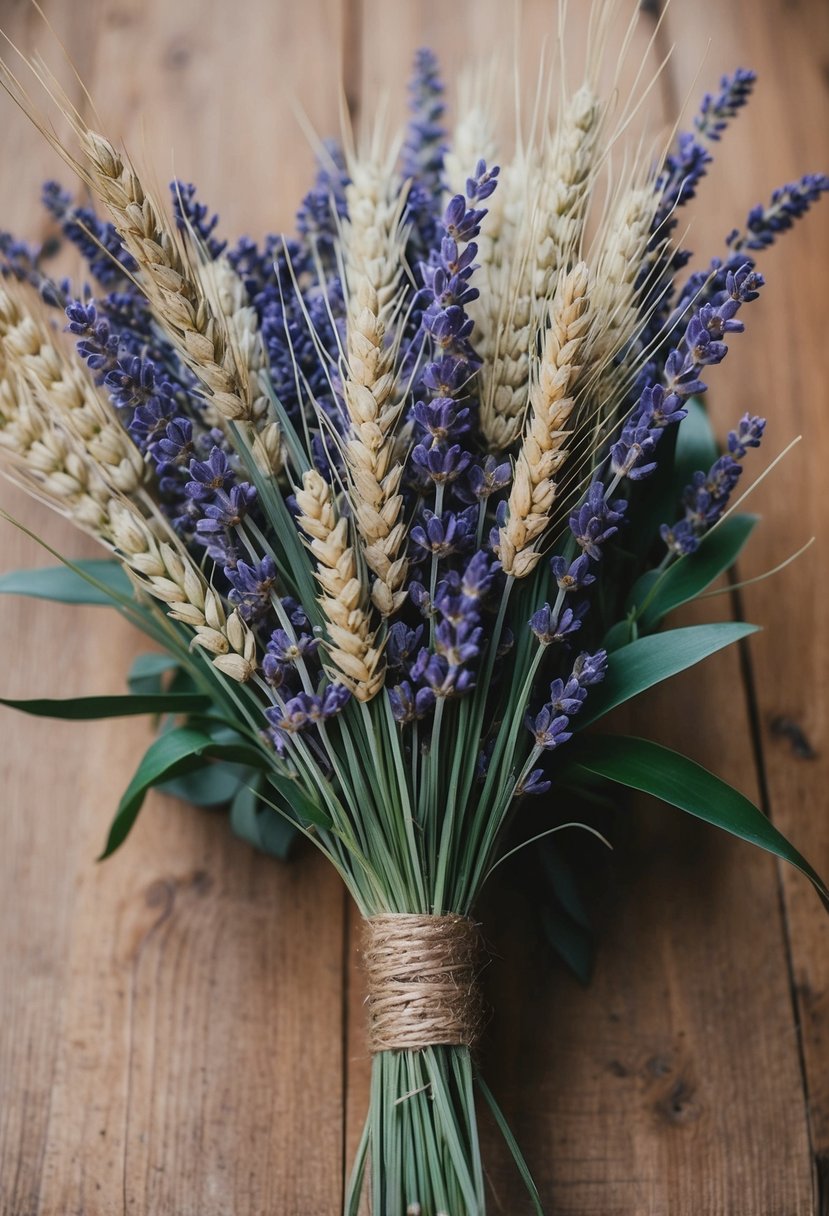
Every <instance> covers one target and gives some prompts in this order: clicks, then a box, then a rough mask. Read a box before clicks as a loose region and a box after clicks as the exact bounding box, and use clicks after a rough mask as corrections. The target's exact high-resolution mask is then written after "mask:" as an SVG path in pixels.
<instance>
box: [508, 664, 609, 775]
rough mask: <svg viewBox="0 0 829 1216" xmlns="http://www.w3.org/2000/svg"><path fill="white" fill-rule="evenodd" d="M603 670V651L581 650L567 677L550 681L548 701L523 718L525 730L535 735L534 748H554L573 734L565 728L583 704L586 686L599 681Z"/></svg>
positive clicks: (603, 674) (605, 668)
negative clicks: (594, 652) (590, 652)
mask: <svg viewBox="0 0 829 1216" xmlns="http://www.w3.org/2000/svg"><path fill="white" fill-rule="evenodd" d="M606 672H607V652H606V651H604V650H599V651H597V652H596V654H592V655H591V654H588V653H587V652H586V651H584V652H582V653H581V654H580V655H579V656H578V658H577V659H576V661H575V663H574V664H573V670H572V672H571V673H570V676H569V678H568V679H567V680H561V679H557V680H553V682H552V684H551V685H550V699H549V701H548V702H547V703H546V704H545V705H543V706H542V707H541V709H540V710H539V712H538V713H537V714H536V715H535V717H533V715H532V714H529V713H528V714H527V716H526V718H525V719H524V723H525V725H526V727H527V729H528V730H530V731H531V732H532V733H533V735H534V736H535V743H536V747H541V748H543V749H544V750H545V751H553V750H554V749H555V748H557V747H560V746H561V744H562V743H566V742H567V740H568V739H570V738H571V737H572V731H569V730H568V729H567V728H568V727H569V725H570V719H571V717H572V716H573V715H574V714H577V713H578V712H579V711H580V710H581V708H582V706H583V705H584V702H585V700H586V699H587V689H588V688H590V687H591V686H592V685H594V684H599V683H601V681H602V680H603V679H604V677H605V674H606Z"/></svg>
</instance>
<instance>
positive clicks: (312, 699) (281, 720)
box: [265, 683, 351, 735]
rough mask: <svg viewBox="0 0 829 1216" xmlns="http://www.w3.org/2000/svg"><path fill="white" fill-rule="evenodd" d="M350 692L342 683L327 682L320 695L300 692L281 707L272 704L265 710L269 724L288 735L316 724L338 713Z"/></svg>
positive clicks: (343, 706)
mask: <svg viewBox="0 0 829 1216" xmlns="http://www.w3.org/2000/svg"><path fill="white" fill-rule="evenodd" d="M350 697H351V693H350V692H349V690H348V689H347V688H346V686H345V685H344V684H337V683H333V684H329V685H328V686H327V687H326V688H325V690H324V691H323V693H322V694H321V695H320V696H315V695H314V694H313V693H309V692H300V693H297V694H296V696H295V697H291V698H290V700H288V701H286V702H285V705H284V706H282V707H279V706H273V707H271V708H270V709H266V710H265V717H266V718H267V719H268V721H269V722H270V724H271V725H272V726H273V727H275V728H276V729H277V730H279V731H284V732H285V733H286V734H288V735H295V734H297V733H298V732H299V731H302V730H306V729H307V728H308V727H309V726H316V725H317V724H318V723H319V722H325V721H327V720H328V719H329V718H333V717H334V716H335V714H338V713H340V711H341V710H342V709H344V708H345V706H346V705H347V704H348V701H349V699H350Z"/></svg>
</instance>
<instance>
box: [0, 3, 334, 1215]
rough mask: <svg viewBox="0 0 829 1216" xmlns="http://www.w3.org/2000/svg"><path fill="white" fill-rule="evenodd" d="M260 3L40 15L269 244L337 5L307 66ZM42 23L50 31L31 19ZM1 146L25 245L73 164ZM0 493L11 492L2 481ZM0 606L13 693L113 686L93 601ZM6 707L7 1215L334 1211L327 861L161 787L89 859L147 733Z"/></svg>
mask: <svg viewBox="0 0 829 1216" xmlns="http://www.w3.org/2000/svg"><path fill="white" fill-rule="evenodd" d="M248 7H249V12H250V14H251V15H253V16H255V17H256V28H254V27H253V26H251V25H250V24H249V22H246V21H228V10H227V8H226V6H223V5H221V4H214V5H212V6H211V5H205V4H201V3H200V4H196V3H183V4H178V5H176V6H175V7H174V8H173V7H171V6H169V5H165V4H163V3H154V4H142V5H137V4H132V3H118V2H113V3H106V4H101V5H90V6H88V7H85V8H84V13H83V19H82V20H78V17H79V13H80V10H77V9H75V8H74V7H73V6H69V5H63V4H53V5H51V6H49V11H50V16H51V17H52V18H53V20H54V22H55V24H56V27H57V28H58V30H59V32H60V33H61V34H62V35H65V36H66V37H67V39H68V43H69V50H70V53H72V54H73V55H74V53H75V47H76V46H78V47H80V48H81V51H82V55H83V63H82V70H83V72H84V77H85V79H86V80H87V81H88V83H89V85H90V90H91V92H92V94H93V97H94V99H95V102H96V105H97V107H98V110H99V111H100V112H101V113H102V114H103V115H104V116H105V119H104V120H105V121H106V124H107V128H108V129H109V130H113V131H115V132H117V133H118V134H119V135H121V136H123V138H124V139H125V140H126V141H127V143H128V146H129V147H130V148H131V150H133V153H134V155H135V156H136V158H137V159H138V160H139V162H142V161H143V163H144V164H146V165H147V166H148V167H149V170H150V172H151V173H152V175H153V177H154V178H156V179H157V180H159V181H160V182H161V183H162V184H163V183H165V182H166V181H167V180H168V179H169V177H170V176H171V175H172V171H173V166H175V171H176V172H177V173H179V174H180V175H182V176H185V177H191V176H196V175H197V172H198V177H199V179H200V180H201V181H202V182H203V183H204V184H203V189H204V197H205V198H208V199H210V200H211V201H215V205H216V206H217V207H218V208H219V209H220V210H221V211H222V212H223V214H224V215H225V216H226V217H227V221H226V222H227V223H228V229H227V230H228V231H229V232H236V231H237V230H242V229H243V228H245V227H247V228H248V230H249V231H251V232H252V233H253V234H254V235H261V233H262V232H264V231H265V229H266V228H276V229H277V230H278V229H279V227H280V226H283V225H289V224H290V223H291V220H292V212H293V209H294V207H295V205H296V200H297V198H298V197H299V196H300V194H301V191H302V189H303V187H304V183H305V181H307V177H308V173H309V171H310V166H311V159H312V158H311V154H310V152H309V151H308V149H307V147H306V143H305V140H304V137H303V136H302V134H301V132H300V129H299V127H298V125H297V123H296V121H295V120H294V119H293V118H292V117H291V115H290V112H289V110H288V108H287V106H286V104H285V102H284V100H283V99H282V98H281V97H280V92H281V91H283V90H285V91H287V90H290V89H291V88H295V89H296V90H297V91H298V90H299V89H300V87H301V88H302V90H303V94H304V95H306V96H307V97H308V98H309V107H310V109H311V114H312V118H313V120H314V121H315V122H318V123H320V124H321V125H322V124H325V125H326V126H328V127H333V126H335V125H336V122H337V116H338V63H339V44H338V38H339V36H340V34H339V30H340V26H339V18H338V8H337V6H336V5H331V4H326V3H324V2H322V0H321V2H320V3H314V2H312V3H309V4H306V5H304V6H303V23H304V22H306V21H307V22H308V23H309V28H314V30H315V37H316V38H318V39H319V41H320V44H321V46H322V47H323V50H322V51H321V53H320V54H319V55H318V56H317V57H316V58H315V67H314V70H309V68H308V65H300V64H299V63H298V62H297V60H296V59H295V58H292V57H291V55H290V54H289V53H288V52H289V48H290V47H291V46H293V45H295V44H296V41H297V39H298V37H299V29H298V26H297V22H298V10H297V9H296V7H295V6H293V5H290V4H268V5H258V6H256V7H255V9H254V6H248ZM3 24H4V26H5V28H7V30H8V31H9V33H10V34H11V35H12V36H13V37H15V38H18V39H20V40H21V41H22V42H23V43H24V45H28V46H30V47H31V45H32V43H33V42H34V40H35V30H34V27H35V25H36V23H34V22H32V20H31V11H30V10H29V9H28V8H27V7H26V6H25V5H20V6H15V8H14V9H13V10H12V11H11V12H7V13H4V19H3ZM323 35H324V37H323ZM36 40H37V43H38V45H41V46H42V45H43V43H44V41H47V40H46V39H45V38H44V35H43V30H42V28H39V29H38V30H37V34H36ZM280 45H281V46H282V47H283V49H282V51H280ZM277 72H278V73H279V79H280V85H279V88H274V89H273V104H272V106H271V107H268V106H266V105H260V104H256V105H253V104H251V98H250V96H249V94H247V93H246V87H247V85H249V84H250V82H251V81H256V80H263V79H268V78H269V76H270V74H272V73H277ZM234 82H235V83H234ZM306 87H307V89H308V92H307V94H305V89H306ZM9 111H10V107H7V108H6V111H5V113H6V115H7V116H8V115H9ZM241 131H244V133H245V138H244V139H242V140H240V139H238V137H237V136H238V133H239V132H241ZM3 139H4V141H8V142H6V143H5V144H4V147H3V163H4V165H8V164H11V163H15V162H17V163H19V164H20V165H21V173H20V179H19V183H18V184H19V190H20V192H19V193H17V191H15V194H14V195H13V200H14V201H15V202H16V203H17V204H18V209H17V211H16V213H15V212H14V211H13V209H12V208H11V207H10V206H9V207H7V208H6V209H5V210H4V220H5V221H6V222H8V224H9V226H12V225H13V226H14V227H15V228H16V230H17V231H23V232H25V233H26V234H27V235H30V236H33V237H34V236H37V235H38V233H37V231H36V230H33V227H32V223H31V220H30V219H29V216H30V215H31V214H32V212H33V207H32V204H33V203H34V202H35V200H36V199H37V195H38V190H39V181H40V180H42V179H43V178H44V177H46V176H48V175H53V174H54V173H55V172H56V171H59V168H60V166H59V165H56V164H55V162H54V158H52V157H49V156H44V155H43V147H42V144H41V142H40V141H39V139H38V138H37V136H36V135H35V133H34V132H33V131H32V130H31V129H30V128H29V127H28V125H27V124H26V122H25V120H24V119H23V117H22V116H21V115H17V114H14V113H11V114H10V117H9V118H8V125H5V126H4V136H3ZM173 150H175V155H174V153H173ZM6 180H7V181H8V180H9V179H8V178H7V179H6ZM9 193H10V192H9V191H8V190H6V191H4V201H5V200H7V199H8V198H9ZM4 504H8V505H9V506H10V507H12V508H13V507H14V502H13V500H12V497H11V496H9V495H8V494H7V493H6V495H5V498H4ZM28 512H29V507H28V506H27V507H26V514H27V519H28V518H29V515H28ZM34 526H35V528H36V529H37V530H38V531H40V532H42V533H43V534H44V535H45V536H47V537H48V538H49V539H50V541H51V542H52V543H53V544H55V545H56V546H57V547H58V548H60V549H63V550H64V551H65V552H68V553H73V554H74V553H77V552H78V540H77V537H76V536H75V535H73V534H72V531H71V529H69V528H62V527H61V526H60V525H58V524H56V521H55V519H54V518H52V519H48V518H47V516H46V513H42V514H41V513H37V514H36V515H35V517H34ZM2 559H3V565H4V566H10V567H11V566H19V565H24V564H27V563H33V562H37V561H39V560H42V557H41V555H40V554H39V553H38V551H37V549H35V548H34V547H33V546H32V545H31V544H28V543H27V544H25V545H24V544H22V543H20V542H18V540H17V537H16V535H15V534H14V532H13V531H12V530H11V529H10V528H8V526H5V525H4V531H3V549H2ZM0 610H2V612H3V621H4V631H3V634H4V637H5V638H6V645H5V646H4V649H3V664H4V668H5V670H4V679H3V687H4V691H5V690H7V691H8V693H9V694H11V695H14V694H17V695H26V694H27V693H28V694H30V695H31V694H33V693H35V692H36V691H38V690H39V691H42V692H43V693H44V694H45V695H48V694H49V693H53V694H54V693H58V694H61V693H62V694H65V695H69V694H71V693H77V692H92V691H118V690H119V689H120V688H121V687H122V686H123V680H124V675H125V672H126V669H127V667H128V665H129V661H130V659H131V657H132V656H133V654H134V653H135V651H136V649H138V648H139V646H138V642H139V639H137V638H136V636H135V635H134V634H133V633H131V632H130V631H129V630H127V628H126V627H124V626H122V625H121V624H120V623H119V622H118V620H117V619H113V618H112V617H110V616H108V615H107V614H105V612H104V611H103V610H99V611H98V612H97V613H94V612H92V611H91V610H90V611H88V612H86V613H81V612H79V611H78V610H74V611H72V612H65V611H62V610H61V609H59V608H56V607H53V606H47V605H41V606H39V607H38V610H37V611H35V612H32V610H31V605H30V604H29V605H26V604H17V603H14V602H13V601H11V600H5V601H4V603H3V604H2V605H0ZM2 723H3V730H4V736H3V768H4V778H5V782H4V786H5V790H6V799H5V800H4V801H5V803H6V805H5V807H4V812H5V813H4V815H3V817H2V828H1V829H0V830H2V832H3V835H4V840H3V844H2V846H0V857H2V859H3V866H4V868H6V867H7V868H8V870H7V873H6V874H4V876H3V880H2V884H1V885H0V889H1V890H2V898H3V900H4V901H8V911H9V915H8V916H5V915H4V917H3V930H2V932H3V947H2V955H3V967H4V973H5V974H4V981H3V983H2V1004H3V1015H2V1024H3V1036H2V1040H3V1051H4V1056H3V1059H2V1082H0V1088H2V1091H3V1099H2V1103H0V1107H2V1137H3V1139H2V1150H3V1151H2V1160H3V1168H2V1170H0V1196H2V1198H0V1210H2V1211H3V1212H4V1213H8V1214H9V1216H24V1214H25V1216H28V1214H29V1213H34V1212H38V1213H43V1214H44V1216H45V1214H52V1213H55V1214H56V1213H64V1212H78V1213H80V1212H83V1213H84V1214H85V1216H98V1214H100V1216H110V1214H111V1213H113V1212H116V1211H117V1212H124V1213H126V1212H131V1213H133V1212H134V1213H149V1212H153V1213H158V1214H160V1216H173V1214H175V1216H183V1214H186V1213H192V1214H194V1216H195V1214H196V1213H198V1214H199V1216H202V1214H204V1216H208V1214H210V1216H225V1214H226V1213H229V1212H233V1213H234V1214H236V1213H238V1214H242V1213H245V1214H250V1216H261V1213H262V1212H266V1211H280V1212H282V1211H285V1212H296V1213H307V1214H308V1216H313V1214H315V1213H318V1212H329V1211H336V1209H337V1207H338V1206H339V1203H340V1196H341V1191H342V1183H341V1176H342V1170H343V1161H342V1063H341V1061H342V1039H341V1030H340V1027H341V1016H340V1002H341V990H342V934H343V928H342V918H343V909H344V897H343V893H342V890H341V887H340V885H339V882H338V880H337V878H336V876H335V875H334V874H333V873H332V872H330V870H329V869H328V868H327V867H326V866H325V864H324V863H323V862H322V859H320V858H318V857H317V856H316V855H313V856H312V855H310V854H308V855H306V854H303V855H302V856H301V858H300V859H299V860H298V861H297V862H296V863H295V864H293V865H291V866H290V867H282V866H280V865H279V864H278V863H274V862H272V861H268V860H266V859H265V858H263V857H260V856H256V855H254V854H253V852H252V850H251V849H250V848H248V847H247V846H246V845H243V844H241V843H240V842H239V841H236V840H234V839H233V838H232V837H230V835H229V832H228V829H227V825H226V823H225V822H223V821H222V819H221V818H219V817H216V816H211V815H210V814H209V813H204V812H201V813H199V812H197V811H195V810H193V809H192V808H188V807H185V806H182V805H180V804H177V803H175V802H173V801H172V800H170V799H165V798H162V797H153V798H151V799H149V800H148V805H147V807H146V809H145V810H144V811H143V812H142V818H141V821H140V822H139V824H138V826H137V828H136V832H135V837H134V839H132V840H131V841H130V848H129V850H125V851H124V853H123V854H122V855H119V856H117V857H115V858H113V859H112V863H111V864H110V863H108V864H107V865H105V866H100V867H96V866H95V864H94V858H95V856H96V854H97V853H98V852H99V851H100V847H101V843H102V841H103V839H104V836H105V831H106V826H107V823H108V820H109V817H110V816H111V813H112V810H113V808H114V806H115V805H116V803H117V799H118V796H119V794H120V792H121V790H122V789H123V786H124V783H125V780H126V779H127V777H128V775H129V773H130V771H131V769H132V767H134V765H135V763H136V762H137V760H138V757H139V756H140V754H141V751H142V749H143V747H144V746H146V744H147V742H148V741H149V738H150V734H149V728H148V727H146V726H145V727H142V726H141V725H140V723H137V722H136V721H133V722H132V723H131V724H129V723H127V724H123V725H114V726H113V725H111V724H101V725H99V724H90V726H89V728H88V729H87V728H82V729H81V730H77V729H75V730H72V728H71V726H70V725H68V724H61V725H60V726H58V727H55V726H53V725H52V724H50V723H39V724H37V723H35V722H34V721H28V722H27V721H26V720H24V719H21V718H18V717H16V716H15V715H13V714H11V713H9V712H7V711H4V712H3V716H2ZM44 759H46V762H44Z"/></svg>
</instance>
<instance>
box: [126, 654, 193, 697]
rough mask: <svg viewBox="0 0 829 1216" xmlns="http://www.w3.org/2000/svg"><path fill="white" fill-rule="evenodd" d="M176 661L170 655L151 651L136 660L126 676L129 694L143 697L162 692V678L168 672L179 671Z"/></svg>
mask: <svg viewBox="0 0 829 1216" xmlns="http://www.w3.org/2000/svg"><path fill="white" fill-rule="evenodd" d="M179 670H180V667H179V662H178V659H175V658H173V656H172V655H170V654H164V653H163V652H159V651H155V650H151V651H149V652H148V653H147V654H140V655H138V657H137V658H136V660H135V662H134V663H133V665H132V667H131V668H130V670H129V675H128V676H127V685H128V686H129V690H130V692H131V693H134V694H136V695H137V694H139V693H143V694H144V695H152V694H158V693H161V692H162V691H163V688H164V677H165V676H166V675H167V673H168V672H171V671H179Z"/></svg>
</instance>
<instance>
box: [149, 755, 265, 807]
mask: <svg viewBox="0 0 829 1216" xmlns="http://www.w3.org/2000/svg"><path fill="white" fill-rule="evenodd" d="M251 776H252V772H251V770H250V769H249V768H245V767H244V766H243V765H241V764H216V763H213V764H205V765H203V766H202V767H201V768H196V769H193V771H192V773H185V774H184V775H183V776H181V777H173V778H172V780H171V781H165V782H164V783H163V784H162V785H159V786H157V787H156V788H157V789H158V790H159V791H160V792H161V793H162V794H169V795H170V796H171V797H173V798H181V799H182V801H183V802H190V803H192V805H193V806H201V807H216V806H228V805H229V804H230V803H231V802H232V801H233V799H234V798H235V797H236V795H237V794H238V793H239V790H240V789H244V788H245V787H246V786H247V783H248V782H249V781H250V779H251Z"/></svg>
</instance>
